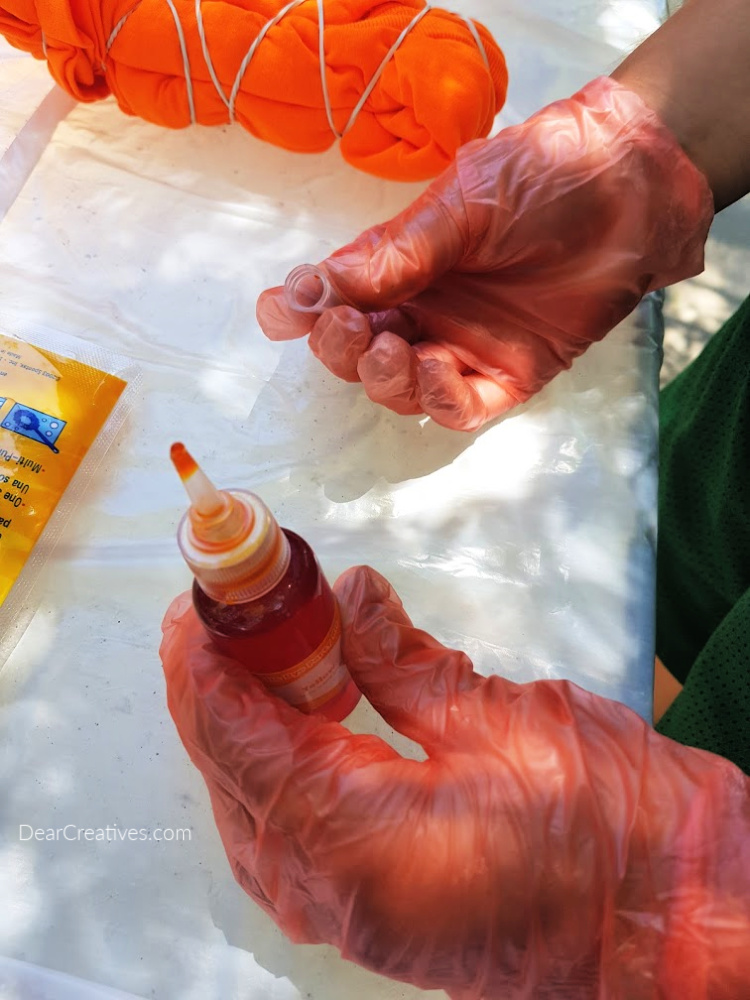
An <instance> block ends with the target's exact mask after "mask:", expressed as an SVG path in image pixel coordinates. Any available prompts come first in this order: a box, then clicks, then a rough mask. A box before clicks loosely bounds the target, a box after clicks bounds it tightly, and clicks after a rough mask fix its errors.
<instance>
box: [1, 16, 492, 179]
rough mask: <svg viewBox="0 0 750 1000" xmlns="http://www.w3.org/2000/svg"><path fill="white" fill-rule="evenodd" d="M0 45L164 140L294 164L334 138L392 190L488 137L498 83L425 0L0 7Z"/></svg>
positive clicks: (482, 40) (486, 55)
mask: <svg viewBox="0 0 750 1000" xmlns="http://www.w3.org/2000/svg"><path fill="white" fill-rule="evenodd" d="M279 15H281V16H280V17H279ZM321 16H322V21H323V30H322V39H321ZM271 22H273V23H271ZM405 31H406V32H407V33H406V35H405V36H404V37H403V38H401V36H402V34H403V32H405ZM0 32H2V33H3V34H4V35H5V37H6V38H7V39H8V41H9V42H11V44H13V45H15V46H17V47H18V48H22V49H25V50H26V51H28V52H31V53H32V54H33V55H34V56H36V57H37V58H39V59H44V58H46V60H47V62H48V64H49V67H50V71H51V73H52V75H53V77H54V78H55V80H56V81H57V82H58V83H59V84H60V86H61V87H63V88H64V89H65V90H67V91H68V92H69V93H70V94H72V95H73V96H74V97H75V98H77V99H78V100H80V101H95V100H99V99H101V98H104V97H106V96H108V95H109V94H113V95H114V96H115V98H116V99H117V102H118V104H119V106H120V107H121V108H122V110H123V111H125V112H127V113H128V114H131V115H137V116H140V117H141V118H145V119H146V120H148V121H151V122H155V123H156V124H159V125H166V126H169V127H171V128H182V127H184V126H186V125H189V124H190V123H191V122H198V123H200V124H203V125H220V124H225V123H227V122H229V121H234V120H236V121H238V122H239V123H240V124H241V125H243V126H244V127H245V128H246V129H247V130H248V131H249V132H251V133H252V134H253V135H255V136H257V137H258V138H260V139H264V140H265V141H267V142H271V143H273V144H274V145H277V146H282V147H284V148H285V149H290V150H295V151H298V152H321V151H323V150H325V149H327V148H328V147H329V146H331V145H332V143H333V142H334V141H335V140H336V138H341V152H342V154H343V156H344V158H345V159H346V160H347V161H348V162H349V163H351V164H352V165H354V166H356V167H358V168H360V169H361V170H366V171H368V172H369V173H373V174H376V175H378V176H381V177H387V178H390V179H393V180H423V179H426V178H428V177H433V176H435V175H436V174H438V173H439V172H440V171H441V170H443V169H444V168H445V167H446V166H447V165H448V163H449V162H450V161H451V160H452V158H453V156H454V154H455V152H456V150H457V149H458V148H459V146H461V145H463V144H464V143H466V142H468V141H469V140H471V139H475V138H477V137H479V136H485V135H487V133H488V132H489V130H490V128H491V126H492V122H493V119H494V117H495V115H496V114H497V112H498V111H499V110H500V108H501V107H502V105H503V103H504V101H505V95H506V90H507V83H508V76H507V70H506V66H505V60H504V58H503V54H502V52H501V50H500V49H499V48H498V46H497V44H496V43H495V41H494V39H493V38H492V36H491V35H490V33H489V32H488V31H487V29H486V28H484V27H483V26H482V25H479V24H477V25H474V23H473V22H469V21H467V20H465V19H464V18H462V17H461V16H459V15H457V14H452V13H450V12H448V11H444V10H438V9H426V5H425V3H424V2H423V0H398V2H385V3H383V2H382V0H293V2H292V3H289V4H287V5H286V7H285V6H284V4H282V3H280V2H279V0H139V2H134V0H0ZM399 38H401V41H400V42H399ZM255 42H257V46H256V47H255V48H253V45H254V43H255ZM321 44H322V48H323V53H324V72H321V61H320V57H321ZM394 46H397V47H396V49H395V51H393V52H392V51H391V50H392V49H393V47H394ZM389 53H390V56H389ZM248 54H249V55H250V58H249V61H248ZM386 60H387V61H386ZM384 62H385V65H384V66H383V68H382V72H381V73H380V75H379V76H378V75H377V74H378V70H379V68H380V67H381V66H382V64H383V63H384ZM376 76H377V79H376V82H375V85H374V86H373V88H372V90H371V92H369V94H367V96H366V98H365V100H364V104H363V105H362V107H361V108H360V109H359V111H357V110H356V109H357V105H358V103H359V102H360V101H361V99H362V97H363V96H364V95H365V94H366V92H367V90H368V85H369V83H370V82H371V81H372V80H373V78H374V77H376ZM326 97H327V98H328V100H326ZM327 105H328V106H327ZM353 112H354V115H353Z"/></svg>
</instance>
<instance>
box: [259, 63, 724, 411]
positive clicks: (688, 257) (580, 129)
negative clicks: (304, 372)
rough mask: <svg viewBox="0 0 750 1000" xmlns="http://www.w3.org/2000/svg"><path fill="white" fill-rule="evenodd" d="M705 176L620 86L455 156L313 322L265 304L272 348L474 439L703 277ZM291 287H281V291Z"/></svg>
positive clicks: (339, 259)
mask: <svg viewBox="0 0 750 1000" xmlns="http://www.w3.org/2000/svg"><path fill="white" fill-rule="evenodd" d="M712 219H713V198H712V195H711V190H710V188H709V186H708V182H707V180H706V178H705V177H704V176H703V174H701V172H700V171H699V170H698V169H697V168H696V167H695V166H694V165H693V163H692V162H691V161H690V160H689V159H688V157H687V156H686V155H685V153H684V152H683V151H682V149H681V148H680V146H679V144H678V143H677V140H676V139H675V138H674V136H673V135H672V134H671V133H670V132H669V131H668V129H666V128H665V127H664V126H663V125H662V124H661V122H660V121H659V120H658V118H657V116H656V115H655V114H654V113H653V112H652V111H651V110H650V109H649V108H648V107H647V106H646V105H645V104H644V103H643V101H642V100H641V99H640V98H639V97H637V96H636V95H635V94H633V93H632V92H631V91H629V90H627V89H625V88H624V87H621V86H620V85H619V84H617V83H615V82H614V81H613V80H611V79H610V78H609V77H600V78H599V79H597V80H593V81H592V82H591V83H589V84H588V85H587V86H586V87H585V88H584V89H583V90H581V91H580V92H579V93H577V94H575V95H574V96H573V97H571V98H569V99H567V100H564V101H557V102H555V103H553V104H551V105H550V106H548V107H547V108H544V109H543V110H542V111H540V112H539V113H538V114H536V115H534V116H533V117H532V118H530V119H529V120H528V121H527V122H525V123H524V124H523V125H518V126H516V127H515V128H508V129H505V130H504V131H503V132H501V133H500V134H499V135H497V136H496V137H495V138H494V139H490V140H488V141H483V140H478V141H477V142H475V143H471V144H469V145H467V146H464V147H463V148H462V149H460V150H459V151H458V154H457V156H456V162H455V165H454V166H452V167H451V168H450V169H449V170H448V171H446V172H445V173H444V174H443V175H442V176H441V177H439V178H438V179H437V181H435V182H434V183H433V184H431V185H430V187H429V188H428V189H427V191H425V193H424V194H423V195H422V196H421V197H420V198H418V199H417V200H416V201H415V202H414V203H413V204H412V205H410V206H409V207H408V208H407V209H406V211H405V212H403V213H401V214H400V215H398V216H396V218H395V219H391V220H390V221H389V222H387V223H386V224H384V225H379V226H376V227H375V228H374V229H370V230H368V231H367V232H365V233H363V234H362V235H361V236H358V237H357V239H356V240H355V241H354V242H353V243H351V244H350V245H349V246H346V247H343V248H341V249H340V250H337V251H336V253H334V254H333V255H332V256H331V257H329V258H328V259H327V260H326V261H325V262H324V264H323V265H322V268H321V269H322V270H324V272H325V274H326V275H327V276H328V278H329V279H330V282H331V284H332V285H333V287H334V288H335V289H336V291H337V292H338V293H339V295H340V298H339V303H347V305H338V306H337V307H334V308H328V309H326V310H325V311H323V310H321V312H322V315H321V316H320V317H319V318H313V317H311V316H310V314H309V310H307V311H306V312H301V311H299V310H298V309H297V308H296V306H295V305H294V303H293V302H291V303H290V299H289V291H288V287H287V285H285V286H284V288H276V289H271V290H269V291H268V292H266V293H264V294H263V296H261V299H260V301H259V303H258V319H259V321H260V324H261V326H262V327H263V329H264V331H265V333H266V334H267V335H268V336H269V337H271V339H272V340H289V339H290V338H293V337H299V336H304V335H305V334H309V344H310V349H311V350H312V351H313V353H314V354H315V355H316V357H318V358H320V360H321V361H322V362H323V363H324V364H325V365H326V367H327V368H329V369H330V370H331V371H332V372H333V373H334V374H335V375H338V376H339V377H341V378H343V379H345V380H346V381H348V382H356V381H360V380H361V382H362V384H363V386H364V388H365V389H366V391H367V395H368V396H369V397H370V399H372V400H373V401H374V402H378V403H382V404H383V405H384V406H387V407H388V408H389V409H392V410H394V411H395V412H396V413H401V414H410V413H411V414H413V413H426V414H428V415H429V416H430V417H432V418H433V419H434V420H436V421H437V422H438V423H440V424H443V425H444V426H446V427H451V428H453V429H454V430H463V431H472V430H476V429H477V428H478V427H481V426H482V425H483V424H485V423H487V422H488V421H489V420H492V419H493V418H494V417H497V416H500V415H502V414H503V413H506V412H507V411H508V410H510V409H511V408H512V407H514V406H516V405H517V404H518V403H522V402H525V401H526V400H528V399H529V398H530V397H531V396H533V395H534V393H536V392H538V391H539V389H541V388H542V386H544V385H546V384H547V382H549V381H550V379H552V378H554V376H555V375H556V374H557V373H558V372H560V371H562V370H563V369H565V368H568V367H570V365H571V363H572V361H573V360H574V359H575V358H577V357H578V356H579V355H580V354H583V352H584V351H585V350H586V348H587V347H589V345H590V344H592V343H594V342H595V341H597V340H600V339H601V338H602V337H603V336H604V335H605V334H606V333H608V332H609V331H610V330H611V329H612V328H613V327H614V326H616V325H617V323H619V322H620V320H622V319H623V318H624V317H625V316H627V315H628V313H630V312H631V311H632V310H633V308H634V307H635V305H636V304H637V303H638V302H639V301H640V299H641V298H642V297H643V295H644V294H646V293H647V292H649V291H654V290H655V289H658V288H664V287H665V286H667V285H670V284H673V283H674V282H676V281H679V280H681V279H683V278H690V277H693V276H694V275H696V274H698V273H700V271H702V270H703V246H704V244H705V242H706V237H707V235H708V228H709V226H710V224H711V220H712ZM288 282H289V279H287V283H288Z"/></svg>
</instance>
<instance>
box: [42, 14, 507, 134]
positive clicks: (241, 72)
mask: <svg viewBox="0 0 750 1000" xmlns="http://www.w3.org/2000/svg"><path fill="white" fill-rule="evenodd" d="M141 3H142V0H138V2H137V3H135V4H133V6H132V7H131V8H130V9H129V10H128V11H126V12H125V14H123V15H122V17H121V18H120V19H119V21H118V22H117V24H116V25H115V26H114V28H113V29H112V31H111V32H110V35H109V37H108V39H107V43H106V50H107V53H109V51H110V49H111V48H112V45H113V43H114V41H115V39H116V38H117V36H118V34H119V33H120V31H121V30H122V28H123V27H124V25H125V23H126V22H127V20H128V18H130V17H131V16H132V15H133V14H134V13H135V11H136V10H137V9H138V8H139V7H140V5H141ZM165 3H166V4H167V5H168V7H169V9H170V12H171V14H172V17H173V19H174V23H175V30H176V32H177V38H178V41H179V45H180V52H181V55H182V62H183V68H184V73H185V87H186V91H187V102H188V108H189V111H190V121H191V123H192V124H195V122H196V114H195V95H194V93H193V79H192V73H191V68H190V58H189V55H188V50H187V43H186V40H185V32H184V29H183V26H182V22H181V21H180V16H179V13H178V11H177V8H176V7H175V4H174V0H165ZM304 3H315V4H316V6H317V11H318V54H319V61H320V82H321V87H322V90H323V102H324V105H325V112H326V118H327V120H328V124H329V126H330V129H331V131H332V132H333V134H334V136H335V137H336V138H337V139H343V137H344V136H345V135H346V134H347V132H349V130H350V129H351V128H352V127H353V125H354V123H355V122H356V120H357V116H358V115H359V113H360V111H361V110H362V108H363V107H364V106H365V103H366V102H367V99H368V97H369V96H370V94H371V93H372V91H373V90H374V89H375V86H376V85H377V83H378V80H379V79H380V77H381V76H382V74H383V71H384V70H385V68H386V66H387V65H388V63H389V62H390V61H391V59H392V58H393V56H394V55H395V54H396V52H397V51H398V49H399V48H400V47H401V45H403V43H404V41H405V39H406V38H407V37H408V35H409V33H410V32H411V31H412V30H413V29H414V28H415V27H416V26H417V24H419V22H420V21H421V20H422V18H423V17H425V16H426V15H427V14H428V13H429V12H430V10H432V7H431V6H430V5H429V4H427V5H426V6H425V7H423V8H422V10H420V11H419V12H418V13H417V14H416V15H415V16H414V17H413V18H412V19H411V21H410V22H409V23H408V24H407V25H406V27H405V28H404V29H403V31H402V32H401V34H400V35H399V36H398V38H397V39H396V41H395V42H394V43H393V45H392V46H391V47H390V49H389V50H388V52H387V53H386V54H385V56H384V58H383V59H382V61H381V63H380V65H379V66H378V67H377V69H376V70H375V72H374V73H373V75H372V77H371V78H370V81H369V82H368V84H367V86H366V87H365V89H364V90H363V92H362V94H361V96H360V98H359V100H358V101H357V103H356V104H355V106H354V108H353V110H352V112H351V114H350V116H349V119H348V121H347V122H346V125H345V126H344V128H343V129H339V128H338V127H337V125H336V122H335V121H334V118H333V108H332V106H331V97H330V93H329V90H328V79H327V73H326V59H325V0H291V2H290V3H288V4H286V6H284V7H282V8H281V10H280V11H279V12H278V13H277V14H275V15H274V16H273V17H272V18H271V19H270V20H268V21H266V23H265V24H264V25H263V27H262V28H261V29H260V31H259V32H258V35H257V36H256V38H255V39H254V40H253V43H252V45H251V46H250V48H249V49H248V50H247V52H246V54H245V56H244V58H243V59H242V62H241V63H240V65H239V68H238V70H237V74H236V76H235V78H234V82H233V84H232V89H231V91H230V93H229V95H228V96H227V94H226V93H225V92H224V88H223V87H222V85H221V82H220V80H219V78H218V76H217V74H216V69H215V67H214V64H213V60H212V58H211V51H210V48H209V45H208V39H207V38H206V30H205V25H204V22H203V12H202V0H195V17H196V23H197V27H198V34H199V36H200V41H201V48H202V50H203V57H204V59H205V61H206V66H207V68H208V72H209V76H210V77H211V82H212V83H213V85H214V87H215V88H216V92H217V94H218V95H219V97H220V98H221V101H222V102H223V104H224V105H225V106H226V108H227V113H228V121H229V122H230V123H231V122H234V121H235V104H236V101H237V95H238V94H239V91H240V87H241V86H242V80H243V78H244V76H245V73H246V72H247V70H248V67H249V66H250V63H251V62H252V60H253V57H254V56H255V53H256V52H257V51H258V48H259V46H260V44H261V43H262V41H263V39H264V38H265V37H266V35H267V34H268V32H269V31H270V30H271V28H273V27H275V26H276V25H277V24H278V23H279V22H280V21H281V20H282V19H283V18H284V17H285V16H286V15H287V14H288V13H289V12H290V11H292V10H294V9H296V8H297V7H300V6H301V5H302V4H304ZM456 17H459V18H461V20H462V21H464V23H465V24H466V26H467V27H468V29H469V31H470V32H471V35H472V37H473V38H474V41H475V42H476V44H477V47H478V49H479V52H480V54H481V56H482V60H483V61H484V64H485V66H486V67H487V69H488V71H489V68H490V64H489V59H488V57H487V52H486V49H485V47H484V43H483V42H482V39H481V36H480V34H479V32H478V31H477V27H476V25H475V24H474V22H473V21H472V20H471V19H470V18H468V17H465V16H464V15H463V14H456ZM42 44H43V45H44V44H45V42H44V36H42Z"/></svg>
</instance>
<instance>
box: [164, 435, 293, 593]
mask: <svg viewBox="0 0 750 1000" xmlns="http://www.w3.org/2000/svg"><path fill="white" fill-rule="evenodd" d="M170 457H171V459H172V462H173V464H174V467H175V469H176V470H177V473H178V475H179V477H180V479H181V480H182V483H183V485H184V487H185V490H186V491H187V494H188V496H189V497H190V502H191V506H190V508H189V510H188V511H187V513H186V514H185V516H184V517H183V519H182V521H181V522H180V526H179V528H178V529H177V542H178V544H179V546H180V550H181V552H182V554H183V556H184V558H185V562H186V563H187V564H188V566H189V567H190V569H191V570H192V572H193V574H194V576H195V578H196V580H197V581H198V584H199V585H200V587H201V589H202V590H203V591H204V593H206V594H207V595H208V596H209V597H211V598H213V599H214V600H215V601H220V602H221V603H223V604H242V603H245V602H247V601H252V600H255V599H256V598H258V597H262V596H263V595H264V594H267V593H268V591H269V590H272V589H273V588H274V587H275V586H276V584H277V583H279V581H280V580H281V578H282V577H283V576H284V574H285V573H286V571H287V569H288V567H289V559H290V555H291V552H290V548H289V541H288V539H287V537H286V535H285V534H284V532H283V531H282V530H281V528H280V527H279V525H278V523H277V522H276V519H275V518H274V516H273V514H272V513H271V512H270V510H269V509H268V507H266V505H265V504H264V503H263V501H262V500H261V499H260V497H258V496H256V495H255V494H254V493H250V492H249V491H247V490H238V489H232V490H217V489H216V487H215V486H214V484H213V483H212V482H211V480H210V479H209V478H208V476H207V475H206V474H205V472H203V470H202V469H201V468H199V466H198V464H197V462H196V461H195V459H194V458H193V457H192V455H191V454H190V453H189V452H188V450H187V449H186V448H185V446H184V445H183V444H179V443H177V444H173V445H172V448H171V451H170Z"/></svg>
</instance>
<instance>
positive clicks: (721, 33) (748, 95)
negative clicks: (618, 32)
mask: <svg viewBox="0 0 750 1000" xmlns="http://www.w3.org/2000/svg"><path fill="white" fill-rule="evenodd" d="M612 76H613V78H614V79H615V80H617V81H618V82H619V83H621V84H622V85H623V86H624V87H627V88H628V89H629V90H632V91H634V92H635V93H636V94H638V95H639V96H640V97H641V98H642V99H643V100H644V101H645V102H646V104H648V105H649V107H650V108H652V109H653V110H654V111H655V112H656V113H657V114H658V115H659V117H660V118H661V120H662V121H663V122H664V124H665V125H666V126H667V127H668V128H669V129H670V130H671V131H672V132H673V133H674V135H675V137H676V138H677V140H678V141H679V143H680V145H681V146H682V148H683V149H684V150H685V152H686V153H687V154H688V156H689V157H690V158H691V160H692V161H693V163H695V165H696V166H697V167H699V168H700V169H701V170H702V171H703V173H704V174H705V175H706V177H707V178H708V180H709V183H710V185H711V189H712V191H713V194H714V203H715V206H716V211H717V212H718V211H719V210H721V209H722V208H726V206H727V205H731V203H732V202H734V201H737V199H738V198H741V197H742V196H743V195H745V194H747V193H748V191H750V3H748V2H747V0H688V3H686V5H685V6H684V7H683V8H682V9H681V10H679V11H678V12H677V13H676V14H675V15H674V17H672V18H670V19H669V20H668V21H667V22H666V23H665V24H663V25H662V27H661V28H659V30H658V31H656V32H655V33H654V34H653V35H651V37H650V38H647V39H646V41H645V42H643V44H642V45H640V46H639V47H638V48H637V49H636V50H635V51H634V52H633V53H632V55H630V56H629V57H628V58H627V59H626V60H625V62H623V63H622V65H621V66H619V67H618V69H616V70H615V72H614V73H613V74H612Z"/></svg>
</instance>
